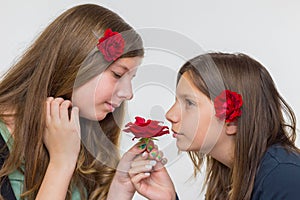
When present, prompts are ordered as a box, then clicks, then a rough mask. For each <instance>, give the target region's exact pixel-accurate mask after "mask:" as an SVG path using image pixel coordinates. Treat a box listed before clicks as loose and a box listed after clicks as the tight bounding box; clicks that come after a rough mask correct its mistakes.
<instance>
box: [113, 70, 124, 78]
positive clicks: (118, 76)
mask: <svg viewBox="0 0 300 200" xmlns="http://www.w3.org/2000/svg"><path fill="white" fill-rule="evenodd" d="M112 73H113V76H114V77H115V78H116V79H120V78H121V77H122V75H121V74H118V73H116V72H114V71H112Z"/></svg>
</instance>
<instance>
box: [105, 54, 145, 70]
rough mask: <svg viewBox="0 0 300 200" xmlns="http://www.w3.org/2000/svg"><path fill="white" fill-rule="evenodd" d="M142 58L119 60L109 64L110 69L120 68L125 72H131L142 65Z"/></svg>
mask: <svg viewBox="0 0 300 200" xmlns="http://www.w3.org/2000/svg"><path fill="white" fill-rule="evenodd" d="M142 59H143V58H142V57H132V58H120V59H118V60H116V61H115V62H114V63H113V64H111V65H110V66H109V67H110V68H121V69H123V70H126V71H131V70H134V69H135V68H137V67H138V66H139V65H140V64H141V63H142Z"/></svg>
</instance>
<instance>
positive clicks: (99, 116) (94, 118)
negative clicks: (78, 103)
mask: <svg viewBox="0 0 300 200" xmlns="http://www.w3.org/2000/svg"><path fill="white" fill-rule="evenodd" d="M107 114H108V113H95V115H93V116H91V115H81V117H84V118H86V119H88V120H92V121H101V120H103V119H104V118H105V117H106V115H107Z"/></svg>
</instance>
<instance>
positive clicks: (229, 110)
mask: <svg viewBox="0 0 300 200" xmlns="http://www.w3.org/2000/svg"><path fill="white" fill-rule="evenodd" d="M242 105H243V100H242V96H241V95H240V94H238V93H236V92H232V91H230V90H224V91H223V92H221V94H220V95H219V96H217V97H216V98H215V101H214V106H215V110H216V117H218V118H220V119H222V120H223V119H225V122H233V121H235V120H236V118H237V117H239V116H241V114H242V111H241V107H242Z"/></svg>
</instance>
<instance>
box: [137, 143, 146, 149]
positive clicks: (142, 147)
mask: <svg viewBox="0 0 300 200" xmlns="http://www.w3.org/2000/svg"><path fill="white" fill-rule="evenodd" d="M145 147H146V144H141V145H140V146H138V148H139V149H145Z"/></svg>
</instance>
